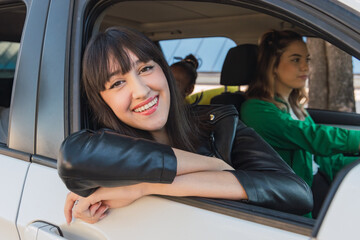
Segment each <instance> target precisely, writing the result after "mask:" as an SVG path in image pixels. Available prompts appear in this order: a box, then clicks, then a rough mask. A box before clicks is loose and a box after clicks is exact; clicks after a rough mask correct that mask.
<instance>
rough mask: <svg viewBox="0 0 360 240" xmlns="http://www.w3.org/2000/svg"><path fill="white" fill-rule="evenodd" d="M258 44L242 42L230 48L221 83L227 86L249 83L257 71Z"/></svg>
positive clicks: (222, 71)
mask: <svg viewBox="0 0 360 240" xmlns="http://www.w3.org/2000/svg"><path fill="white" fill-rule="evenodd" d="M257 54H258V46H257V45H255V44H242V45H238V46H236V47H233V48H230V50H229V51H228V53H227V55H226V58H225V61H224V65H223V66H222V69H221V75H220V84H221V85H227V86H240V85H247V84H249V83H250V81H252V80H253V78H254V77H255V73H256V61H257Z"/></svg>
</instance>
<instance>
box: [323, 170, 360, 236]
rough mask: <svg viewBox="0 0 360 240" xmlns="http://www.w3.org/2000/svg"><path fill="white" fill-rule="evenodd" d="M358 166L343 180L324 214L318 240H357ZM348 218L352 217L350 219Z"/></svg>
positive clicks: (358, 205)
mask: <svg viewBox="0 0 360 240" xmlns="http://www.w3.org/2000/svg"><path fill="white" fill-rule="evenodd" d="M359 183H360V165H357V166H356V167H354V168H353V169H352V170H351V171H350V172H349V173H348V174H347V175H346V176H345V178H344V179H343V181H342V182H341V184H340V186H339V188H338V190H337V191H336V194H335V196H334V198H333V199H332V202H331V204H330V206H329V209H328V211H327V212H326V215H325V218H324V220H323V222H322V225H321V227H320V230H319V234H318V238H317V239H319V240H332V239H334V240H335V239H359V238H360V236H359V216H360V204H359V199H360V185H359ZM350 216H352V217H351V218H350Z"/></svg>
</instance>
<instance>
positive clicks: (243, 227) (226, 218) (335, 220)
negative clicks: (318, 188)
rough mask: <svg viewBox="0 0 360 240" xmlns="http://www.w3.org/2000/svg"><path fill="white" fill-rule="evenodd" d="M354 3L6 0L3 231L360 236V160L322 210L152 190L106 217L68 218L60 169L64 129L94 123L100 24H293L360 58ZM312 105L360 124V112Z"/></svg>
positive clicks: (97, 235) (1, 4) (151, 30)
mask: <svg viewBox="0 0 360 240" xmlns="http://www.w3.org/2000/svg"><path fill="white" fill-rule="evenodd" d="M345 2H347V3H348V2H350V6H347V5H344V4H342V3H340V2H339V1H336V0H316V1H314V0H301V1H300V0H299V1H295V0H287V1H285V0H252V1H249V0H221V1H113V0H99V1H95V0H94V1H92V0H23V1H21V0H17V1H10V0H0V106H2V107H4V108H10V115H9V116H7V115H6V114H0V116H2V117H3V116H4V118H5V119H2V121H1V122H0V123H1V124H2V125H0V127H3V132H4V133H5V134H7V139H5V140H3V143H0V165H1V166H0V189H1V198H0V199H1V200H0V239H5V240H7V239H9V240H12V239H157V240H160V239H256V240H257V239H286V240H288V239H299V240H300V239H319V240H322V239H326V240H331V239H359V238H360V230H359V231H358V230H357V228H358V219H359V217H358V216H360V204H359V199H360V165H359V163H360V162H359V161H357V162H355V163H354V164H352V165H351V166H348V167H346V168H345V169H344V170H343V171H342V172H341V173H340V174H339V175H338V176H337V178H336V180H335V181H334V182H333V184H332V187H331V190H330V192H329V193H328V196H327V199H326V201H325V203H324V205H323V207H322V210H321V213H320V216H319V218H318V219H317V220H314V219H309V218H306V217H303V216H296V215H292V214H288V213H284V212H279V211H274V210H270V209H266V208H261V207H257V206H252V205H249V204H246V203H239V202H235V201H227V200H214V199H206V198H195V197H187V198H176V197H159V196H149V197H144V198H142V199H140V200H138V201H136V202H135V203H133V204H131V205H130V206H127V207H124V208H121V209H115V210H111V211H110V213H109V215H108V216H107V217H106V218H104V219H103V220H101V221H100V222H98V223H96V224H87V223H84V222H82V221H80V220H74V221H73V222H72V223H71V225H67V224H66V221H65V217H64V214H63V207H64V201H65V198H66V194H67V193H68V190H67V189H66V187H65V185H64V184H63V182H62V181H61V179H60V178H59V176H58V174H57V170H56V159H57V154H58V151H59V146H60V144H61V142H62V141H63V140H64V138H65V137H66V136H68V135H69V134H70V133H72V132H75V131H78V130H80V129H83V128H89V127H90V128H91V126H92V124H91V121H90V119H89V113H88V112H87V111H86V109H87V108H86V102H85V100H84V98H83V95H82V94H81V85H80V75H81V59H82V52H83V49H84V47H85V45H86V43H87V41H88V40H89V38H90V37H91V36H92V35H93V34H95V33H97V32H98V31H101V30H102V29H105V28H107V27H109V26H114V25H121V26H129V27H132V28H136V29H138V30H140V31H142V32H144V33H145V34H146V35H148V36H149V37H150V38H151V39H152V40H153V41H155V42H158V41H161V40H169V39H185V38H205V37H218V36H221V37H226V38H229V39H231V40H232V41H234V42H235V43H236V44H242V43H257V39H258V37H259V36H260V35H261V34H262V33H263V32H265V31H266V30H268V29H278V30H281V29H285V28H286V29H293V30H295V31H298V32H299V33H301V34H303V35H304V36H312V37H319V38H322V39H324V40H326V41H328V42H330V43H332V44H334V45H336V46H337V47H339V48H341V49H343V50H344V51H346V52H347V53H349V54H350V55H352V56H353V57H355V58H357V59H359V58H360V14H359V11H358V10H355V9H354V8H352V7H358V6H359V3H358V1H355V0H354V1H353V3H351V1H345ZM356 4H357V5H356ZM5 46H6V47H5ZM209 51H211V49H209ZM215 57H216V56H215ZM4 59H5V60H7V61H4ZM15 59H17V60H16V61H15ZM311 114H312V115H314V116H316V119H317V122H318V123H325V124H331V125H340V126H342V127H348V128H352V129H359V130H360V115H359V114H355V113H341V112H330V111H318V110H314V109H313V110H311ZM335 121H336V122H335ZM7 124H8V127H7ZM4 125H5V127H4Z"/></svg>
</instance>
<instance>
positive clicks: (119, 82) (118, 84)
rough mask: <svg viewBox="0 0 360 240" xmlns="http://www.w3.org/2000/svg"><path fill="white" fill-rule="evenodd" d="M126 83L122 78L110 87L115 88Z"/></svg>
mask: <svg viewBox="0 0 360 240" xmlns="http://www.w3.org/2000/svg"><path fill="white" fill-rule="evenodd" d="M124 83H125V81H122V80H118V81H116V82H114V83H113V84H112V85H111V86H110V88H109V89H113V88H118V87H120V86H122V85H123V84H124Z"/></svg>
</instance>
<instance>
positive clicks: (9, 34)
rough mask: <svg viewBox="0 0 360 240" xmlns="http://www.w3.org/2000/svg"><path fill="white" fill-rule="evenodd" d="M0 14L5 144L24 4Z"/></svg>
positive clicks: (0, 111) (0, 109)
mask: <svg viewBox="0 0 360 240" xmlns="http://www.w3.org/2000/svg"><path fill="white" fill-rule="evenodd" d="M0 10H1V14H0V143H5V144H6V142H7V135H8V126H9V112H10V102H11V94H12V86H13V83H14V76H15V69H16V61H17V56H18V52H19V48H20V40H21V35H22V31H23V26H24V22H25V17H26V7H25V4H24V3H14V4H13V5H12V6H11V7H8V8H7V7H6V5H4V6H3V7H2V8H1V9H0Z"/></svg>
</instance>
